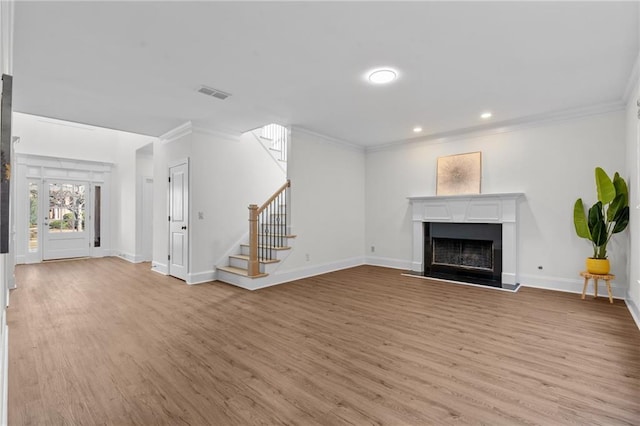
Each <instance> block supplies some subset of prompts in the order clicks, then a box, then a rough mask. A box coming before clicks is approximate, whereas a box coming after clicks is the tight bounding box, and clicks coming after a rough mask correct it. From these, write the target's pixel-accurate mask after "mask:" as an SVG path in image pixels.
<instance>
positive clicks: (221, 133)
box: [193, 126, 242, 140]
mask: <svg viewBox="0 0 640 426" xmlns="http://www.w3.org/2000/svg"><path fill="white" fill-rule="evenodd" d="M193 131H194V132H195V133H202V134H205V135H210V136H215V137H217V138H224V139H233V140H238V139H240V136H242V134H241V133H238V132H233V131H231V130H222V129H210V128H207V127H202V126H193Z"/></svg>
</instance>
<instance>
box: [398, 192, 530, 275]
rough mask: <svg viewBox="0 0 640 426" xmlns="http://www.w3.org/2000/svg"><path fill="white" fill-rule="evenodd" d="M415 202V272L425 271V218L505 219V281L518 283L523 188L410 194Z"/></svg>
mask: <svg viewBox="0 0 640 426" xmlns="http://www.w3.org/2000/svg"><path fill="white" fill-rule="evenodd" d="M408 198H409V202H410V203H411V205H412V220H413V258H412V269H413V271H414V272H423V271H424V264H423V262H424V225H423V223H424V222H452V223H501V224H502V284H503V286H506V287H511V286H516V285H517V284H518V283H519V281H520V280H519V276H518V254H517V249H518V235H517V234H518V232H517V231H518V226H517V225H518V223H517V221H518V200H520V199H523V198H524V194H523V193H520V192H515V193H503V194H473V195H444V196H426V197H408Z"/></svg>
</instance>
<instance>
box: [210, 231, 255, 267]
mask: <svg viewBox="0 0 640 426" xmlns="http://www.w3.org/2000/svg"><path fill="white" fill-rule="evenodd" d="M248 241H249V231H247V232H245V233H244V234H243V235H242V237H240V239H238V241H236V242H235V243H233V244H232V245H231V248H230V249H229V250H227V251H226V252H225V253H224V254H223V255H222V256H220V258H219V259H218V261H217V262H215V263H214V265H216V266H218V265H228V264H229V256H231V255H233V254H238V253H240V245H241V244H247V242H248Z"/></svg>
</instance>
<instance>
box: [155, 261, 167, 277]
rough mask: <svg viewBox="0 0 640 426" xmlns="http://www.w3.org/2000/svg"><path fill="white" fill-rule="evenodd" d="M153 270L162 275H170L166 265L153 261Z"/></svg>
mask: <svg viewBox="0 0 640 426" xmlns="http://www.w3.org/2000/svg"><path fill="white" fill-rule="evenodd" d="M151 270H152V271H153V272H157V273H159V274H162V275H169V270H168V268H167V265H166V264H165V263H160V262H156V261H153V262H151Z"/></svg>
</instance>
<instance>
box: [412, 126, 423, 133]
mask: <svg viewBox="0 0 640 426" xmlns="http://www.w3.org/2000/svg"><path fill="white" fill-rule="evenodd" d="M413 131H414V132H415V133H420V132H421V131H422V127H420V126H416V127H414V128H413Z"/></svg>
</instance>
